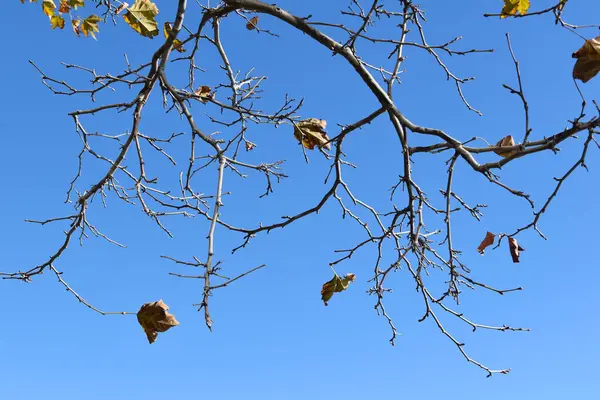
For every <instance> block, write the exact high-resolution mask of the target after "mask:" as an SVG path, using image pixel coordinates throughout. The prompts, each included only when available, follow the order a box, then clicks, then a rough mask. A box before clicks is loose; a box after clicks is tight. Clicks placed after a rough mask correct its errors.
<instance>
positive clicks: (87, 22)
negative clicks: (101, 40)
mask: <svg viewBox="0 0 600 400" xmlns="http://www.w3.org/2000/svg"><path fill="white" fill-rule="evenodd" d="M100 21H102V18H100V17H99V16H97V15H95V14H92V15H90V16H89V17H87V18H86V19H84V20H83V21H82V22H81V25H80V26H79V29H80V30H81V32H83V35H84V36H88V35H91V36H92V37H93V38H94V39H96V35H95V34H96V33H97V32H100V30H99V29H98V22H100Z"/></svg>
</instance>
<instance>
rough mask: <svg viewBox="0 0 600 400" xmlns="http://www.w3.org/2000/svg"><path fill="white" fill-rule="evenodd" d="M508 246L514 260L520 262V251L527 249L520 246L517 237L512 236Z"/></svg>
mask: <svg viewBox="0 0 600 400" xmlns="http://www.w3.org/2000/svg"><path fill="white" fill-rule="evenodd" d="M508 248H509V250H510V255H511V257H512V260H513V262H514V263H518V262H519V257H520V252H521V251H525V249H524V248H522V247H521V246H519V243H518V242H517V239H515V238H511V237H509V238H508Z"/></svg>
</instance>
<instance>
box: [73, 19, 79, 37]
mask: <svg viewBox="0 0 600 400" xmlns="http://www.w3.org/2000/svg"><path fill="white" fill-rule="evenodd" d="M80 25H81V20H80V19H79V18H77V19H72V20H71V27H72V28H73V32H75V34H76V35H77V36H79V34H80V33H81V29H80V28H79V26H80Z"/></svg>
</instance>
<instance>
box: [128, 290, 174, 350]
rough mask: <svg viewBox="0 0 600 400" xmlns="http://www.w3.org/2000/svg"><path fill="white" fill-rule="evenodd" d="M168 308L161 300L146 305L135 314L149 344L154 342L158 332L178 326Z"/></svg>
mask: <svg viewBox="0 0 600 400" xmlns="http://www.w3.org/2000/svg"><path fill="white" fill-rule="evenodd" d="M168 309H169V307H168V306H167V305H166V304H165V303H164V302H163V301H162V299H161V300H159V301H155V302H154V303H146V304H144V305H143V306H142V308H140V311H138V313H137V319H138V322H139V323H140V325H141V326H142V328H144V332H146V336H147V337H148V342H150V344H152V343H154V342H155V341H156V338H157V337H158V333H159V332H165V331H167V330H169V329H170V328H172V327H174V326H177V325H179V322H178V321H177V320H176V319H175V316H174V315H172V314H170V313H169V312H168V311H167V310H168Z"/></svg>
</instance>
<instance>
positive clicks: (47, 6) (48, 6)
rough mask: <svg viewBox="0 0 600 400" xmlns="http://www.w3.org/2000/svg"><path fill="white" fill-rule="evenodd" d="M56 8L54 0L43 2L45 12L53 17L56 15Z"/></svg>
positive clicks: (49, 16)
mask: <svg viewBox="0 0 600 400" xmlns="http://www.w3.org/2000/svg"><path fill="white" fill-rule="evenodd" d="M55 9H56V4H54V1H52V0H44V1H43V2H42V10H44V14H46V15H47V16H48V18H51V17H52V16H53V15H54V10H55Z"/></svg>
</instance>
